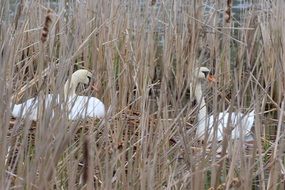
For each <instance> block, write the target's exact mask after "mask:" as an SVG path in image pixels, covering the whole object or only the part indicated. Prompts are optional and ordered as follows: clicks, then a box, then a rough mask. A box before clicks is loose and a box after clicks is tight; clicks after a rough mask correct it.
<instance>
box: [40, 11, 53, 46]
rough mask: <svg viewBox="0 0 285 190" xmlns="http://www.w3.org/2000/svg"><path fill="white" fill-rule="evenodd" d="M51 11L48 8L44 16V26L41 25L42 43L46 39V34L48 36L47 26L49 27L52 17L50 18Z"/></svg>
mask: <svg viewBox="0 0 285 190" xmlns="http://www.w3.org/2000/svg"><path fill="white" fill-rule="evenodd" d="M51 13H52V11H51V10H50V9H49V10H48V11H47V16H46V18H45V23H44V27H43V31H42V35H41V41H42V43H45V42H46V41H47V36H48V32H49V27H50V24H51V22H52V19H51Z"/></svg>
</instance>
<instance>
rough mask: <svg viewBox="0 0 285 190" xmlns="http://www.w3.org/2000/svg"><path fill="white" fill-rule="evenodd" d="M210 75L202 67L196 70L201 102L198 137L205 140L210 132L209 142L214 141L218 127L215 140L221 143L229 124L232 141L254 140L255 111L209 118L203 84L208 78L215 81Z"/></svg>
mask: <svg viewBox="0 0 285 190" xmlns="http://www.w3.org/2000/svg"><path fill="white" fill-rule="evenodd" d="M209 73H210V70H209V69H208V68H206V67H200V68H198V69H196V72H195V73H194V74H195V76H196V78H197V79H198V80H197V82H196V85H195V89H194V95H195V98H196V99H197V101H198V102H199V112H198V123H197V131H196V137H197V138H198V139H199V140H204V138H205V134H206V132H207V130H208V134H209V136H208V141H212V140H213V138H214V126H215V125H217V130H216V132H217V133H216V138H215V139H216V140H217V141H221V140H223V135H224V130H225V128H226V127H227V126H228V124H229V125H230V126H231V127H233V129H232V131H231V139H239V138H242V137H243V138H244V140H245V141H251V140H253V136H252V134H251V128H252V126H253V122H254V110H253V111H252V112H250V113H248V114H243V113H241V112H232V113H229V112H227V111H224V112H221V113H218V114H217V115H216V116H214V115H211V116H208V114H207V107H206V103H205V99H204V97H203V93H202V85H201V83H202V80H205V79H206V78H208V80H213V77H212V76H211V75H210V74H209ZM192 90H193V89H192ZM229 122H230V123H229Z"/></svg>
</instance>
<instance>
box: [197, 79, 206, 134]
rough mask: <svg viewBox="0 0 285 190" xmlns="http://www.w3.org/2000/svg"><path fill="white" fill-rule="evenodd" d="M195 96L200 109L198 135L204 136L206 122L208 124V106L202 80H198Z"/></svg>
mask: <svg viewBox="0 0 285 190" xmlns="http://www.w3.org/2000/svg"><path fill="white" fill-rule="evenodd" d="M194 92H195V97H196V100H197V102H198V104H199V111H198V127H197V133H196V134H197V135H198V136H199V137H201V136H202V137H203V134H204V133H205V131H206V124H207V107H206V103H205V98H204V96H203V91H202V85H201V82H197V84H196V87H195V91H194Z"/></svg>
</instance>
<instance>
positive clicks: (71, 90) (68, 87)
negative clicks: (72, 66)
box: [64, 76, 78, 98]
mask: <svg viewBox="0 0 285 190" xmlns="http://www.w3.org/2000/svg"><path fill="white" fill-rule="evenodd" d="M77 85H78V80H77V78H76V77H74V76H71V78H70V80H67V81H66V83H65V85H64V97H65V98H67V97H73V96H75V91H76V87H77Z"/></svg>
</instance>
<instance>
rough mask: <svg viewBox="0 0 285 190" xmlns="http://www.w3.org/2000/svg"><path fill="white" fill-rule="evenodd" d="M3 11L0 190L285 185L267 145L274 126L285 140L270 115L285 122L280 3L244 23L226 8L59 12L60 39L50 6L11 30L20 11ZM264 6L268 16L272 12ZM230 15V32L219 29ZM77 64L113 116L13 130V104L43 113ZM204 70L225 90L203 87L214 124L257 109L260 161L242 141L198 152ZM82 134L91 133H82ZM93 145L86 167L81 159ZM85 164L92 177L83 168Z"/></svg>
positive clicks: (44, 117)
mask: <svg viewBox="0 0 285 190" xmlns="http://www.w3.org/2000/svg"><path fill="white" fill-rule="evenodd" d="M0 2H1V5H3V6H1V7H2V10H1V11H3V14H2V12H1V14H0V18H1V29H0V41H1V42H3V43H2V44H1V45H0V50H1V54H0V62H1V63H3V67H1V69H0V72H1V77H0V85H1V86H3V90H2V91H1V92H0V97H1V101H0V109H1V110H4V111H3V112H1V113H0V123H1V126H3V127H2V130H1V132H0V134H1V135H0V138H1V139H0V140H1V145H0V146H1V148H0V150H1V154H0V155H1V156H0V163H1V164H0V170H1V173H2V175H1V176H0V186H1V189H5V188H6V189H9V188H15V187H23V188H27V189H33V188H39V189H50V188H53V189H54V188H56V189H67V188H68V189H72V188H74V189H78V188H85V187H83V184H80V175H78V174H79V173H80V174H81V173H82V170H83V171H85V172H87V171H88V180H87V186H88V188H93V187H94V188H96V189H161V188H167V189H208V188H210V187H212V188H214V187H215V188H218V187H220V188H242V189H252V188H257V187H258V188H260V189H269V188H271V187H273V185H274V184H279V183H282V179H281V178H280V175H279V174H280V171H279V170H278V165H280V166H282V165H284V163H283V160H284V153H283V150H282V149H283V147H282V146H280V145H278V144H277V143H275V144H274V142H273V141H272V142H271V141H269V140H267V139H266V135H268V127H269V126H268V124H266V123H265V122H267V121H269V120H270V121H272V123H273V125H274V127H275V126H279V128H278V129H279V132H278V135H277V137H282V136H284V131H283V130H281V128H280V126H282V123H283V122H284V120H283V119H284V118H283V117H282V116H281V115H280V116H278V117H277V116H276V112H273V113H266V111H267V110H271V109H273V108H274V109H275V110H279V111H278V112H279V113H281V112H282V109H281V103H282V101H283V98H282V97H283V92H284V80H283V78H284V76H283V74H284V67H283V65H282V64H281V63H282V60H283V57H284V55H283V54H284V53H283V51H282V47H283V42H284V40H283V38H284V37H283V35H282V34H283V33H284V29H283V28H284V27H282V26H283V25H282V23H281V20H282V19H275V18H283V12H282V11H281V10H282V7H284V3H283V2H282V1H281V0H278V1H276V2H273V4H272V8H273V9H272V10H273V11H272V12H270V13H269V12H263V10H262V11H258V10H256V9H254V8H252V9H251V10H244V11H243V12H242V13H236V14H239V15H240V16H241V17H242V18H241V19H240V20H238V21H237V20H236V17H235V15H234V14H233V13H234V11H235V9H232V7H231V6H232V4H233V1H229V0H228V1H223V2H222V1H219V2H217V3H216V4H211V3H208V2H206V3H207V4H205V1H202V0H197V1H183V0H177V1H175V2H174V1H173V2H172V1H145V4H144V2H143V1H131V0H127V1H124V2H122V1H119V0H112V1H108V2H107V1H103V0H99V1H92V0H86V1H73V2H69V3H68V4H67V3H66V1H64V0H61V1H59V3H58V4H57V5H55V7H56V8H54V7H51V8H52V9H53V10H55V11H54V13H53V15H57V16H56V19H54V20H53V23H54V26H55V27H52V28H50V27H48V25H49V23H50V21H49V19H48V17H45V18H42V19H38V18H41V17H44V16H46V15H45V14H42V11H37V10H42V8H43V7H45V6H47V7H49V6H50V5H53V4H52V2H53V1H48V2H42V5H40V4H38V3H35V2H32V3H31V4H24V7H23V8H21V12H20V13H18V14H16V15H15V17H14V18H13V20H12V19H11V18H10V17H9V16H8V12H9V7H10V5H12V4H11V2H8V3H7V2H4V3H3V1H0ZM153 2H154V3H153ZM260 3H261V7H263V8H264V9H265V6H267V5H268V2H266V1H261V2H260ZM225 5H226V7H227V11H226V13H225V17H226V14H228V15H229V16H228V19H229V21H230V22H228V21H227V18H226V20H224V19H221V17H220V15H221V10H223V7H225ZM206 6H207V8H205V7H206ZM34 7H36V8H34ZM25 10H29V12H26V11H25ZM228 10H229V11H228ZM17 15H20V18H18V17H19V16H17ZM43 15H44V16H43ZM43 19H45V20H46V24H45V26H47V27H44V30H45V31H48V33H49V40H48V41H47V40H46V38H45V34H47V32H45V33H44V35H43V36H42V39H39V33H40V32H39V26H41V25H42V23H41V21H42V20H43ZM279 20H280V21H279ZM46 29H48V30H46ZM249 29H250V30H249ZM13 30H15V32H14V33H12V34H11V33H10V32H9V31H13ZM46 36H47V35H46ZM40 41H42V42H43V41H45V42H44V47H43V46H42V47H41V46H40V44H42V45H43V43H39V42H40ZM47 42H48V43H47ZM46 63H48V66H47V65H46ZM75 63H76V67H85V68H89V69H90V70H92V71H93V73H94V74H95V76H96V79H98V80H100V82H101V84H102V90H101V91H100V92H99V94H96V95H97V96H98V97H99V98H102V99H103V101H104V103H105V104H106V105H107V107H108V108H109V107H110V109H109V112H108V117H107V118H106V119H105V120H104V121H103V122H102V123H97V122H96V121H89V122H70V121H68V120H67V119H66V115H65V113H62V112H60V109H59V107H60V106H58V105H53V106H52V107H53V109H54V110H55V111H56V114H55V117H51V109H50V108H46V109H42V111H41V112H40V115H39V121H38V122H36V123H33V124H31V122H29V121H26V120H25V119H23V121H22V122H18V121H17V120H16V121H15V122H10V117H9V115H10V102H11V97H18V96H20V97H22V100H25V99H27V98H28V97H31V96H33V95H34V94H35V92H34V91H35V89H37V90H36V92H38V91H40V97H41V99H42V100H41V101H43V98H44V97H45V96H44V95H45V94H48V93H55V94H62V93H63V92H62V86H63V85H64V82H65V81H66V79H67V78H68V76H69V75H68V74H70V73H71V72H72V71H73V70H74V69H76V68H75ZM200 65H205V66H207V67H209V68H210V69H212V70H215V75H216V76H217V80H218V83H216V84H215V85H212V86H211V87H206V86H204V87H206V88H204V95H205V97H206V100H207V106H208V108H209V110H208V111H209V112H211V113H213V114H217V113H218V112H221V111H224V110H226V109H227V108H228V107H230V109H231V110H232V111H241V112H243V113H244V112H245V110H246V111H247V109H248V108H252V105H254V108H255V109H256V111H257V112H258V113H259V114H258V115H257V118H256V120H255V121H256V122H255V130H254V131H255V133H256V145H254V146H253V148H252V150H250V151H247V150H243V149H242V147H243V145H244V143H243V142H242V141H240V140H238V141H235V142H231V141H230V140H228V141H224V142H223V143H222V147H223V149H222V154H221V155H219V154H218V153H217V150H218V148H219V146H220V143H218V142H213V143H212V146H211V148H209V147H208V146H207V143H204V144H202V145H199V144H198V142H197V139H196V138H195V128H196V123H195V116H197V112H195V111H194V110H195V108H193V106H192V105H191V104H192V103H191V102H190V100H189V99H191V101H192V99H193V94H192V96H191V95H190V94H191V92H190V93H189V89H190V87H189V85H190V82H193V83H196V81H195V80H196V79H195V78H194V77H193V75H191V73H192V71H193V70H194V69H195V68H196V67H198V66H200ZM38 67H41V68H38ZM36 70H38V71H40V72H38V73H36V74H35V71H36ZM39 83H42V84H44V85H41V87H39V86H38V84H39ZM257 94H260V97H261V98H256V97H259V96H258V95H257ZM134 110H136V111H134ZM137 112H138V114H137ZM186 116H187V117H186ZM189 116H190V118H193V121H188V120H187V119H186V118H188V117H189ZM276 118H277V119H278V121H279V125H277V122H276ZM10 123H12V124H13V127H18V128H19V129H21V130H17V129H16V128H15V129H14V128H12V129H13V130H14V131H16V132H15V133H13V134H14V135H13V137H11V136H10V137H9V138H8V137H7V136H9V135H10V132H11V130H12V129H11V126H10ZM31 125H33V126H34V128H33V130H34V133H35V136H34V139H33V140H31V139H30V136H29V131H30V127H31ZM78 127H82V128H86V127H88V132H87V133H86V131H85V130H82V131H81V133H75V131H77V128H78ZM86 135H87V136H89V137H90V138H89V140H88V142H89V143H88V148H86V149H88V150H89V153H88V158H87V156H86V155H87V154H85V156H84V154H83V153H82V151H81V150H82V145H83V144H84V142H85V147H86V140H84V139H85V138H84V137H85V136H86ZM277 137H276V138H275V139H277V140H278V138H277ZM169 139H178V140H177V141H176V142H174V143H170V142H169ZM264 139H266V140H264ZM280 142H281V141H280ZM282 142H283V141H282ZM9 147H15V148H14V149H13V148H12V149H13V150H12V149H11V148H9ZM16 147H17V148H16ZM16 150H17V151H16ZM86 152H87V151H86ZM269 157H272V160H269ZM6 158H9V159H10V158H11V159H12V158H13V159H12V160H13V162H5V159H6ZM82 158H85V163H89V165H88V169H87V170H86V168H85V169H82V168H81V166H82V163H81V162H80V161H81V159H82ZM87 160H88V161H87ZM274 160H278V162H274ZM280 160H281V161H280ZM8 163H9V164H8ZM85 166H86V165H85ZM5 173H6V174H7V175H4V174H5ZM85 174H86V173H85ZM85 179H86V178H85ZM268 179H269V183H267V182H268ZM93 182H94V183H93ZM240 182H241V183H240ZM239 185H240V186H239ZM238 186H239V187H238Z"/></svg>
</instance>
